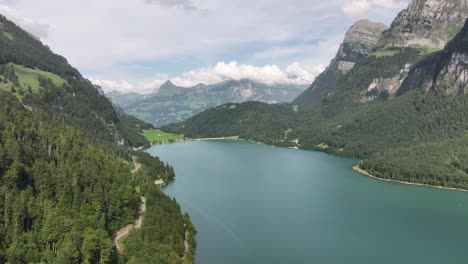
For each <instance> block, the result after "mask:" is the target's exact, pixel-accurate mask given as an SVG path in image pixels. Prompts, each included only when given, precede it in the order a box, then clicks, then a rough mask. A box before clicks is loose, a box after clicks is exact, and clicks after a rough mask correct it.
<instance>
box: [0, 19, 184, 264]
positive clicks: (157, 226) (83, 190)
mask: <svg viewBox="0 0 468 264" xmlns="http://www.w3.org/2000/svg"><path fill="white" fill-rule="evenodd" d="M0 21H1V22H0V25H1V26H0V60H1V63H2V64H1V65H0V78H1V84H0V207H1V208H2V210H0V238H1V239H0V263H18V264H23V263H135V261H140V263H153V262H158V263H180V262H181V258H182V256H184V251H185V250H184V240H185V233H186V229H187V227H191V223H190V219H189V218H188V217H187V216H183V215H182V213H181V210H180V207H179V206H178V204H177V203H176V202H175V201H174V200H172V199H170V198H169V197H167V196H166V195H164V194H163V193H162V192H161V191H160V190H159V188H158V187H157V186H156V185H154V181H155V180H157V179H164V180H165V181H170V180H172V179H173V178H174V171H173V168H172V167H170V166H169V165H167V164H164V163H163V162H161V161H160V160H159V159H157V158H153V157H151V156H149V155H148V154H146V153H142V152H133V151H130V150H129V149H128V148H127V146H130V145H134V146H138V145H139V144H140V143H141V144H145V143H146V141H145V140H144V138H143V140H141V141H140V139H141V138H142V137H141V135H140V134H139V132H138V126H148V125H147V124H145V123H143V122H142V121H139V120H136V119H135V118H132V117H128V116H127V115H125V114H123V113H119V112H117V111H116V110H114V108H113V107H112V104H111V103H110V102H109V101H108V100H107V99H106V98H105V97H104V96H102V95H101V94H100V92H99V90H98V89H96V87H94V86H93V85H92V84H91V83H90V82H89V81H87V80H86V79H84V78H83V77H81V75H80V74H79V73H78V71H76V70H75V69H73V68H72V67H71V66H70V65H68V63H66V60H65V59H64V58H62V57H60V56H58V55H55V54H53V53H52V52H51V51H50V50H49V49H48V48H47V47H45V46H43V45H42V44H41V43H40V42H39V41H38V40H36V38H34V37H32V36H30V35H29V34H28V33H26V32H25V31H23V30H22V29H20V28H19V27H17V26H16V25H14V24H13V23H12V22H10V21H8V20H6V19H5V18H4V17H1V16H0ZM116 141H118V142H120V143H123V142H122V141H125V143H126V145H127V146H125V147H124V146H119V145H118V144H117V142H116ZM133 161H134V162H138V163H139V164H141V169H140V170H138V171H136V172H135V173H131V170H132V169H133V167H134V164H133ZM141 196H146V197H147V198H148V199H149V203H148V206H149V208H148V212H151V217H152V218H153V219H157V221H154V220H152V219H148V221H145V222H144V223H143V227H142V228H145V229H151V230H159V231H158V233H149V234H147V235H146V239H148V240H151V241H152V243H151V244H145V248H146V249H147V250H151V251H152V252H156V253H154V254H152V255H151V257H153V259H151V260H148V259H147V258H144V259H142V258H136V257H135V256H138V255H141V251H140V252H139V251H138V247H135V246H133V243H142V242H145V241H144V240H140V239H139V238H137V239H134V240H132V241H130V242H128V245H129V246H133V247H132V248H133V250H127V251H124V253H123V254H119V253H117V251H116V249H115V247H114V246H113V244H112V239H111V238H112V233H113V232H114V231H116V230H118V229H120V228H121V227H122V226H125V225H127V224H129V223H132V222H133V221H134V217H135V215H136V213H137V211H138V208H139V207H140V198H141ZM148 199H147V200H148ZM189 233H190V234H192V233H193V229H189ZM140 237H141V236H140ZM161 237H163V238H164V239H160V238H161ZM186 261H187V262H188V263H192V262H193V256H189V257H187V258H186Z"/></svg>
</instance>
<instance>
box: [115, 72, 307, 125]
mask: <svg viewBox="0 0 468 264" xmlns="http://www.w3.org/2000/svg"><path fill="white" fill-rule="evenodd" d="M304 89H305V87H302V86H296V85H266V84H262V83H258V82H253V81H250V80H241V81H225V82H222V83H218V84H212V85H204V84H199V85H197V86H195V87H191V88H183V87H178V86H175V85H174V84H172V83H171V82H166V83H165V84H164V85H162V86H161V88H160V90H159V91H158V92H157V93H155V94H150V95H145V96H140V97H139V98H137V96H134V95H133V94H117V93H111V94H107V96H108V97H109V98H110V99H111V100H112V101H113V102H114V103H116V104H118V105H120V106H121V107H122V108H123V109H124V111H125V112H126V113H128V114H130V115H133V116H136V117H138V118H140V119H142V120H145V121H146V122H149V123H152V124H154V125H155V126H162V125H167V124H170V123H175V122H180V121H183V120H186V119H188V118H190V117H192V116H194V115H196V114H198V113H200V112H201V111H203V110H206V109H208V108H211V107H215V106H219V105H222V104H225V103H240V102H246V101H259V102H264V103H278V102H290V101H291V100H292V99H294V98H295V97H296V96H297V95H299V94H300V93H301V92H303V91H304ZM126 98H128V99H126ZM130 101H132V103H129V102H130Z"/></svg>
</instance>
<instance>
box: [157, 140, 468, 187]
mask: <svg viewBox="0 0 468 264" xmlns="http://www.w3.org/2000/svg"><path fill="white" fill-rule="evenodd" d="M216 140H241V141H246V142H251V143H254V144H259V145H266V146H272V147H280V148H281V146H275V145H270V144H266V143H264V142H259V141H253V140H249V139H243V138H241V137H239V136H231V137H215V138H190V139H180V140H178V141H176V142H165V143H159V144H172V143H183V142H190V141H216ZM284 148H287V149H291V150H306V151H308V150H312V151H317V152H322V153H326V154H329V155H332V156H335V157H337V155H335V154H333V153H330V152H327V151H324V150H320V149H308V148H302V147H301V146H294V147H284ZM352 169H353V170H354V171H356V172H358V173H359V174H361V175H363V176H366V177H369V178H371V179H375V180H379V181H384V182H393V183H398V184H402V185H411V186H418V187H429V188H433V189H439V190H447V191H458V192H468V190H466V189H460V188H452V187H444V186H438V185H430V184H424V183H413V182H405V181H400V180H391V179H384V178H380V177H377V176H374V175H372V174H370V173H369V172H368V171H366V170H364V169H362V168H361V167H359V163H358V164H357V165H355V166H353V167H352Z"/></svg>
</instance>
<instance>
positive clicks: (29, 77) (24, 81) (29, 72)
mask: <svg viewBox="0 0 468 264" xmlns="http://www.w3.org/2000/svg"><path fill="white" fill-rule="evenodd" d="M6 67H11V68H12V69H13V70H14V71H15V74H16V76H18V81H19V85H20V86H21V87H23V88H25V89H26V88H27V87H31V88H32V89H33V91H34V92H38V91H39V90H38V88H39V87H40V84H39V79H40V78H44V79H49V80H51V81H52V82H53V83H54V84H55V85H56V86H62V85H64V84H65V83H66V81H65V80H64V79H62V77H60V76H58V75H56V74H53V73H50V72H46V71H42V70H39V69H30V68H26V67H24V66H21V65H17V64H13V63H9V64H7V65H6Z"/></svg>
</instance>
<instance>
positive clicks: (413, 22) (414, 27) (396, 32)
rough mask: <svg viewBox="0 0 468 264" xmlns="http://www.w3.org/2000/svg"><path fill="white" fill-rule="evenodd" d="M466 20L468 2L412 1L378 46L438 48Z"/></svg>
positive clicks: (449, 38) (467, 16) (451, 36)
mask: <svg viewBox="0 0 468 264" xmlns="http://www.w3.org/2000/svg"><path fill="white" fill-rule="evenodd" d="M467 18H468V2H466V1H458V0H455V1H451V0H450V1H442V0H418V1H412V2H411V3H410V5H409V6H408V8H407V9H405V10H403V11H401V12H400V13H399V14H398V16H397V18H396V19H395V20H394V21H393V23H392V25H391V28H390V30H388V31H386V32H385V33H384V34H383V37H382V39H381V40H380V41H379V46H386V45H388V46H400V47H401V46H406V47H410V46H428V47H431V48H434V49H441V48H443V47H444V46H445V44H446V43H447V42H448V41H449V40H451V39H452V38H453V37H454V36H455V34H457V33H458V31H459V30H460V28H461V27H462V26H463V24H464V23H465V20H466V19H467Z"/></svg>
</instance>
